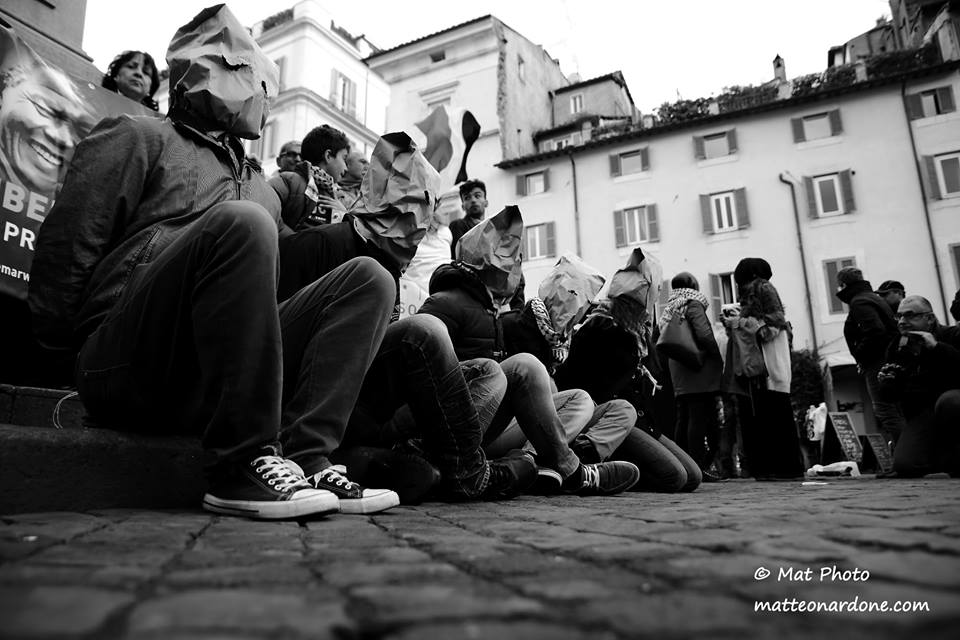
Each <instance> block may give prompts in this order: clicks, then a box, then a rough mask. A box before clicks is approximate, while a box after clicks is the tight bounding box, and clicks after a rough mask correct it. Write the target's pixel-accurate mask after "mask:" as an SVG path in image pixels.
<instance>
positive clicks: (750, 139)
mask: <svg viewBox="0 0 960 640" xmlns="http://www.w3.org/2000/svg"><path fill="white" fill-rule="evenodd" d="M933 84H936V83H933ZM941 84H942V82H941ZM835 108H839V109H840V112H841V119H842V124H843V133H842V134H841V135H839V136H835V137H831V138H826V139H821V140H814V141H808V142H801V143H795V142H794V141H793V135H792V130H791V124H790V119H791V118H793V117H798V116H803V115H808V114H814V113H821V112H824V111H829V110H831V109H835ZM951 123H952V124H951ZM731 127H735V128H736V132H737V139H738V140H737V141H738V148H739V151H738V152H737V153H736V154H734V155H731V156H726V157H721V158H717V159H712V160H700V161H698V160H696V159H695V157H694V145H693V136H695V135H705V134H710V133H714V132H719V131H723V130H725V129H729V128H731ZM907 127H908V125H907V121H906V118H905V116H904V111H903V106H902V101H901V99H900V91H899V86H898V85H892V86H890V87H886V88H880V89H874V90H871V91H865V92H858V93H853V94H849V95H848V96H844V97H842V98H837V99H834V100H830V101H824V102H816V103H811V104H807V105H804V106H799V107H794V108H789V109H778V110H776V111H771V112H768V113H760V114H752V115H747V116H744V117H742V118H737V119H730V120H723V121H717V122H714V123H711V124H706V125H704V126H701V127H693V128H686V129H682V130H679V131H673V132H665V133H662V134H659V135H658V134H656V133H651V135H650V136H648V137H645V138H642V139H636V140H633V141H629V142H622V143H620V144H617V145H614V146H608V147H600V148H596V149H593V150H590V151H581V152H579V153H577V154H576V155H575V156H574V158H575V161H576V165H577V187H578V191H579V201H580V202H579V204H580V233H581V241H582V248H581V255H582V257H583V258H584V260H586V262H588V263H589V264H592V265H593V266H594V267H596V268H598V269H600V270H601V271H602V272H603V273H605V274H607V275H608V276H609V275H612V273H613V272H614V271H615V270H616V269H618V268H620V267H622V266H623V264H624V263H625V262H626V260H627V256H628V255H629V253H630V251H631V250H632V249H633V247H623V248H619V249H618V248H617V247H616V242H615V232H614V218H613V211H614V210H617V209H623V208H626V207H631V206H638V205H645V204H656V205H657V209H658V218H659V226H660V240H659V241H658V242H649V243H643V244H640V245H639V246H641V247H642V248H643V249H644V251H645V252H649V253H651V254H653V255H654V256H656V257H657V258H658V259H659V260H660V262H661V263H662V264H663V268H664V277H665V278H666V279H669V278H670V277H672V276H673V275H674V274H676V273H677V272H679V271H690V272H692V273H693V274H694V275H695V276H696V277H697V278H698V280H699V281H700V283H701V289H702V290H704V291H705V292H706V293H708V295H709V293H710V289H709V280H708V274H710V273H722V272H729V271H733V269H734V267H735V266H736V264H737V262H738V261H739V260H740V259H741V258H743V257H748V256H751V257H763V258H766V259H767V260H768V261H769V262H770V264H771V267H772V269H773V273H774V276H773V283H774V284H775V285H776V286H777V289H778V290H779V292H780V295H781V297H782V299H783V302H784V305H785V307H786V310H787V315H788V318H789V319H790V321H791V322H792V323H793V326H794V330H795V338H794V339H795V346H796V347H797V348H804V347H811V346H813V341H812V332H811V325H810V322H809V320H808V313H807V311H806V309H807V306H806V305H807V303H806V295H805V290H804V281H803V276H802V271H801V259H800V253H799V249H798V241H797V232H796V224H795V222H794V214H793V208H792V205H791V201H790V189H789V188H788V186H787V185H786V184H784V183H782V182H781V181H780V179H779V177H780V174H781V173H785V174H788V175H790V176H793V177H794V178H796V179H797V180H798V181H799V184H798V186H797V189H796V194H797V206H798V209H799V215H800V228H801V232H802V234H803V242H804V245H805V249H806V257H807V273H808V275H809V279H810V296H811V303H812V309H813V321H814V325H815V327H816V333H817V341H818V344H819V347H820V350H821V353H822V354H823V355H827V354H830V353H840V354H845V353H846V344H845V342H844V340H843V337H842V331H843V321H844V319H845V317H846V314H845V312H840V313H834V314H831V313H830V311H829V307H828V302H829V298H828V296H830V295H832V293H833V292H828V291H827V285H826V281H825V272H824V268H823V261H824V260H830V259H836V258H842V257H848V256H852V257H855V258H856V263H857V266H859V267H860V268H861V269H863V271H864V274H865V276H866V277H867V278H868V279H870V280H871V281H872V282H873V284H874V285H878V284H879V283H880V282H881V281H883V280H886V279H897V280H900V281H902V282H904V284H905V285H906V287H907V289H908V291H909V292H911V293H913V292H915V293H920V294H922V295H926V296H927V297H929V298H931V300H932V301H934V304H935V305H936V304H937V303H936V300H937V299H938V297H939V294H938V291H937V284H936V278H935V274H934V267H933V259H932V255H931V251H930V244H929V239H928V235H927V231H926V227H925V223H924V219H923V207H922V199H921V193H920V185H919V181H918V179H917V173H916V169H915V164H914V159H913V154H912V151H911V142H910V137H909V131H908V128H907ZM945 128H949V129H950V130H951V133H949V134H947V135H943V134H942V133H937V132H936V131H935V130H934V129H938V130H939V129H945ZM921 138H922V140H921V143H922V144H924V145H927V146H928V147H929V148H930V149H931V150H933V149H936V150H938V151H937V152H940V151H949V150H955V149H958V148H960V127H956V126H955V122H954V121H953V120H950V121H949V122H947V121H945V122H942V123H940V126H937V127H933V128H931V130H930V132H929V134H927V133H926V132H925V133H924V134H923V136H922V137H921ZM927 138H929V139H927ZM642 146H648V147H649V154H650V156H649V157H650V169H649V171H646V172H642V173H640V174H634V175H630V176H621V177H611V175H610V161H609V155H610V154H612V153H621V152H625V151H629V150H632V149H636V148H640V147H642ZM546 167H549V169H550V190H549V191H548V192H547V193H544V194H538V195H535V196H527V197H519V198H516V204H517V205H518V206H519V207H520V209H521V211H522V212H523V215H524V219H525V221H526V223H527V224H528V225H532V224H536V223H539V222H547V221H554V222H556V225H557V226H556V239H557V256H559V255H561V254H562V253H564V252H566V251H575V250H576V246H575V237H576V234H575V230H574V226H573V220H574V209H573V191H572V184H571V169H570V161H569V158H568V157H566V156H563V157H560V158H554V159H551V160H549V161H544V162H541V163H540V164H537V163H531V164H529V165H522V166H518V167H514V168H512V169H510V170H508V171H504V172H503V178H502V180H501V181H499V182H501V183H502V184H504V186H505V187H506V186H508V185H509V188H510V189H514V186H513V185H515V181H516V176H517V175H518V174H526V173H531V172H533V171H537V170H540V169H542V168H546ZM848 169H849V170H851V171H853V172H854V174H853V176H852V187H853V193H854V197H855V202H856V211H855V212H854V213H851V214H848V215H843V216H838V217H834V218H822V219H817V220H812V219H810V217H809V216H808V209H807V199H806V193H805V190H804V188H803V184H802V177H803V176H814V175H819V174H824V173H833V172H839V171H842V170H848ZM736 188H745V189H746V199H747V204H748V210H749V215H750V226H749V228H746V229H741V230H737V231H733V232H729V233H723V234H715V235H706V234H704V232H703V229H702V221H701V212H700V202H699V195H700V194H709V193H714V192H718V191H725V190H732V189H736ZM958 204H960V202H958V199H957V198H952V199H950V200H944V201H940V202H938V203H933V204H932V205H931V209H932V217H933V219H934V224H935V229H936V230H937V231H936V233H937V236H938V238H942V239H938V243H939V244H938V250H940V251H942V252H943V255H944V257H943V258H942V262H945V263H946V264H947V265H949V259H948V256H947V252H948V248H947V247H948V244H949V243H951V242H960V216H958V215H956V213H957V205H958ZM554 262H555V259H541V260H534V261H529V262H528V263H527V264H526V265H525V267H524V272H525V275H526V279H527V292H526V293H527V296H528V297H529V296H532V295H536V291H537V287H538V285H539V282H540V280H541V279H542V278H543V276H544V275H545V274H546V273H547V272H548V271H549V270H550V268H551V267H552V266H553V263H554ZM948 268H949V266H948ZM941 315H942V314H941Z"/></svg>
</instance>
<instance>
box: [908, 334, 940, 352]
mask: <svg viewBox="0 0 960 640" xmlns="http://www.w3.org/2000/svg"><path fill="white" fill-rule="evenodd" d="M910 333H912V334H913V335H915V336H920V337H921V338H923V348H924V349H932V348H934V347H935V346H937V339H936V338H934V337H933V334H932V333H930V332H929V331H911V332H910Z"/></svg>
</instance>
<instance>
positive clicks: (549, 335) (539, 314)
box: [528, 298, 570, 366]
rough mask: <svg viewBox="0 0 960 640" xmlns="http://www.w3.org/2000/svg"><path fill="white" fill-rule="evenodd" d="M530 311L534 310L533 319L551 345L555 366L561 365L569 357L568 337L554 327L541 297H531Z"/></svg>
mask: <svg viewBox="0 0 960 640" xmlns="http://www.w3.org/2000/svg"><path fill="white" fill-rule="evenodd" d="M528 304H529V305H530V311H531V312H533V319H534V320H536V321H537V328H538V329H539V330H540V334H541V335H542V336H543V337H544V339H545V340H546V341H547V344H549V345H550V353H551V355H552V356H553V364H554V366H557V365H559V364H560V363H561V362H563V361H564V360H566V359H567V353H568V352H569V350H570V343H569V341H568V340H567V339H566V337H565V336H564V335H563V334H562V333H560V332H559V331H557V330H556V329H554V328H553V324H552V323H551V322H550V314H549V313H548V312H547V307H546V305H544V304H543V300H541V299H540V298H530V302H529V303H528Z"/></svg>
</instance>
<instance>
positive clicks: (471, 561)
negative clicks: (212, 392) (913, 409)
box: [0, 478, 960, 640]
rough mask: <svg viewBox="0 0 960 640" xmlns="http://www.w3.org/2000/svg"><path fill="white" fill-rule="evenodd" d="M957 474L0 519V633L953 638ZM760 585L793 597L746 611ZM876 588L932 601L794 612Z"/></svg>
mask: <svg viewBox="0 0 960 640" xmlns="http://www.w3.org/2000/svg"><path fill="white" fill-rule="evenodd" d="M958 490H960V481H958V480H948V479H928V480H917V481H907V480H873V479H865V478H862V479H859V480H836V481H832V482H830V483H829V484H824V485H809V486H802V485H801V484H800V483H799V482H789V483H756V482H752V481H733V482H725V483H719V484H712V485H705V486H703V487H701V489H700V490H699V491H697V492H696V493H694V494H691V495H682V496H678V495H658V494H628V495H623V496H617V497H614V498H575V497H556V498H534V497H523V498H519V499H517V500H513V501H510V502H501V503H472V504H454V505H450V504H440V503H431V504H425V505H422V506H419V507H401V508H397V509H394V510H392V511H389V512H387V513H384V514H380V515H375V516H345V515H338V516H332V517H328V518H325V519H317V520H313V521H309V522H304V523H295V522H282V523H262V522H250V521H245V520H239V519H234V518H227V517H216V516H211V515H207V514H205V513H203V512H201V511H199V510H198V511H196V512H192V513H191V512H163V511H142V510H115V511H103V512H91V513H44V514H29V515H14V516H6V517H2V518H0V559H2V564H0V636H2V637H4V638H7V637H9V638H60V637H80V638H101V637H102V638H138V639H140V638H143V639H147V638H201V637H203V638H208V637H209V638H363V639H371V638H390V639H398V640H399V639H405V640H406V639H410V640H413V639H418V640H419V639H423V638H428V639H429V638H490V639H497V640H502V639H510V638H524V639H534V640H536V639H541V638H542V639H547V638H549V639H551V640H568V639H569V640H573V639H587V638H590V639H594V638H611V639H619V638H642V637H651V638H674V637H676V638H682V637H696V638H777V639H778V640H780V639H789V638H800V637H804V638H812V637H817V638H822V637H830V638H864V639H866V638H898V637H900V638H905V637H911V636H915V637H920V636H918V634H923V636H922V637H923V638H924V640H929V639H933V638H951V639H952V638H956V637H957V629H958V628H960V627H958V625H960V597H958V595H960V499H958V493H960V491H958ZM761 568H763V570H761ZM807 569H810V571H809V572H808V571H807ZM854 570H858V571H856V572H855V571H854ZM764 571H769V572H770V575H769V576H768V577H767V578H766V579H757V575H758V574H759V576H761V577H762V575H763V574H764ZM844 571H847V572H848V573H844ZM867 572H869V573H867ZM756 600H761V601H765V602H769V603H770V606H773V607H779V608H781V609H782V608H784V607H786V608H787V609H791V608H792V609H794V611H793V612H789V611H787V612H783V611H771V612H765V613H764V612H755V610H754V609H755V604H754V603H755V601H756ZM883 601H888V606H890V607H892V606H894V604H895V603H896V602H897V601H910V602H919V603H921V604H922V605H925V606H927V607H928V609H929V610H928V611H926V612H920V613H903V612H899V613H893V612H888V613H881V612H877V611H873V612H869V611H868V612H859V611H856V610H855V611H853V612H851V611H844V612H834V613H829V612H823V611H821V612H814V613H810V612H799V611H797V609H799V608H801V607H805V606H811V605H810V604H809V603H811V602H813V603H814V604H813V605H812V606H817V604H816V603H823V604H822V605H820V606H828V607H829V606H833V607H834V608H836V607H839V606H841V604H842V603H846V604H845V605H843V606H846V607H847V608H849V607H850V606H851V605H853V606H854V608H855V609H856V608H858V607H864V606H866V607H869V606H870V603H872V602H877V603H881V602H883ZM775 603H779V604H775Z"/></svg>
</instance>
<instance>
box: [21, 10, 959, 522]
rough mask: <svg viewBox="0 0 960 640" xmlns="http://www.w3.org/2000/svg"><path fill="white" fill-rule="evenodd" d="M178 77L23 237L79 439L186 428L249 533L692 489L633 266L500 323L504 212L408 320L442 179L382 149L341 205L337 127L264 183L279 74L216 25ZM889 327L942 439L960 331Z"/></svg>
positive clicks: (907, 378)
mask: <svg viewBox="0 0 960 640" xmlns="http://www.w3.org/2000/svg"><path fill="white" fill-rule="evenodd" d="M215 34H218V35H216V37H213V36H214V35H215ZM234 59H243V60H245V61H246V64H245V65H243V66H242V68H237V67H235V66H232V65H230V64H228V63H226V62H225V61H226V60H234ZM167 60H168V64H169V68H170V110H169V113H168V116H167V118H166V119H163V120H160V119H156V118H144V117H130V116H121V117H117V118H107V119H105V120H104V121H102V122H101V123H100V124H99V125H98V126H97V127H96V128H95V129H94V131H93V132H92V133H91V134H90V135H89V136H88V137H87V138H85V139H84V140H83V141H82V143H81V144H80V145H79V147H78V148H77V152H76V156H75V159H74V161H73V163H72V165H71V168H70V170H69V171H68V173H67V176H66V179H65V181H64V184H63V188H62V190H61V192H60V194H59V197H58V198H57V201H56V204H55V206H54V208H53V209H52V210H51V212H50V214H49V216H48V217H47V219H46V221H45V224H44V225H43V227H42V228H41V232H40V235H39V238H38V242H37V247H36V254H35V260H34V266H33V271H32V273H31V281H30V290H29V299H28V301H29V305H30V309H31V314H32V318H33V325H34V330H35V332H36V334H37V335H38V337H39V338H40V339H41V340H42V341H43V343H44V344H45V345H46V346H47V347H49V348H51V349H59V350H63V351H65V352H72V353H76V354H77V356H76V357H77V360H76V362H77V366H76V372H77V380H76V382H77V389H78V392H79V395H80V398H81V400H82V401H83V403H84V406H85V408H86V410H87V412H88V414H89V416H90V418H91V419H92V420H93V421H95V422H97V423H100V424H103V425H105V426H111V427H116V428H121V427H122V428H126V429H136V430H141V431H144V432H155V433H188V432H189V433H199V434H200V437H201V443H202V446H203V449H204V454H205V459H204V470H205V475H206V477H207V488H206V492H205V494H204V496H203V502H202V504H203V507H204V508H205V509H208V510H210V511H213V512H217V513H224V514H230V515H238V516H246V517H252V518H261V519H278V518H293V517H301V516H306V515H313V514H324V513H332V512H337V511H340V512H344V513H373V512H379V511H382V510H385V509H389V508H391V507H393V506H395V505H397V504H399V503H400V502H406V503H415V502H417V501H419V500H422V499H424V497H425V496H427V495H430V496H432V497H436V498H440V499H447V500H498V499H509V498H512V497H514V496H517V495H519V494H521V493H524V492H532V493H537V494H544V495H549V494H559V493H565V494H573V495H613V494H617V493H620V492H623V491H626V490H629V489H635V490H636V489H645V490H655V491H692V490H694V489H695V488H696V487H697V485H698V484H699V483H700V481H701V476H700V469H699V468H698V465H697V463H696V462H694V461H693V460H692V459H691V458H690V456H689V455H687V453H685V452H684V451H683V450H682V449H681V448H680V447H677V446H676V444H675V443H673V442H672V441H671V440H670V439H669V438H666V437H664V436H662V435H659V434H651V433H649V432H647V431H645V430H643V429H641V428H639V427H638V426H637V424H638V420H637V417H638V413H637V403H636V402H629V401H627V400H626V399H624V398H625V397H627V396H628V395H629V393H628V391H629V387H631V385H633V384H634V383H635V382H636V380H637V376H638V375H640V373H638V372H642V371H643V367H642V360H643V359H644V358H645V357H646V356H647V355H648V354H647V351H648V348H647V344H648V341H649V335H648V334H649V322H648V320H649V318H648V316H647V309H649V306H650V298H651V294H650V291H651V285H652V284H653V282H652V281H651V278H650V277H649V273H647V272H645V271H644V256H643V253H642V252H641V251H639V250H636V251H634V253H633V254H632V255H631V257H630V260H629V262H628V263H627V265H626V266H625V267H624V268H623V269H621V270H619V271H617V273H615V274H614V275H613V277H612V278H611V282H610V286H609V289H608V293H607V297H606V299H604V300H603V301H601V302H600V303H599V304H595V303H593V300H594V299H595V298H596V296H597V294H598V292H599V291H600V288H601V287H602V286H603V284H604V278H603V276H602V275H600V274H599V273H597V272H596V270H594V269H592V268H591V267H589V266H588V265H586V264H584V263H583V262H582V261H581V260H579V259H578V258H576V257H574V256H567V257H564V258H563V259H561V260H560V262H559V263H558V264H557V265H556V267H555V268H554V270H553V271H552V272H551V274H550V275H549V276H548V277H547V278H546V279H545V280H544V281H543V283H542V284H541V285H540V288H539V292H538V293H539V296H538V297H536V298H533V299H531V300H529V301H527V303H526V304H525V305H524V307H523V309H522V311H520V312H516V313H513V314H508V318H507V319H503V318H501V315H500V313H499V309H500V308H501V307H502V306H504V305H505V303H507V302H508V301H509V300H510V299H511V298H512V297H513V296H514V295H515V294H516V292H517V289H518V285H519V283H520V278H521V251H520V249H521V247H520V242H521V238H522V230H523V220H522V216H521V213H520V211H519V209H517V208H516V207H514V206H507V207H505V208H504V209H503V210H502V211H501V212H500V213H499V214H497V215H496V216H493V217H491V218H489V219H485V220H478V221H477V222H476V224H474V225H473V226H472V227H471V228H470V229H468V230H466V231H465V232H464V233H463V235H462V237H461V238H460V239H459V241H458V243H457V245H456V247H455V260H454V261H453V262H451V263H450V264H448V265H444V266H442V267H440V268H438V269H437V270H436V272H435V273H434V275H433V277H432V279H431V283H430V293H431V296H430V297H429V299H428V300H427V301H426V302H425V303H424V304H423V306H422V307H421V309H420V311H419V312H418V313H417V314H415V315H413V316H408V317H404V318H400V317H399V315H400V314H399V312H398V309H399V307H398V303H399V278H400V275H401V273H402V272H403V270H404V269H405V267H406V266H407V265H408V264H409V263H410V261H411V260H412V258H413V257H414V255H415V254H416V251H417V246H418V244H419V242H420V241H421V239H422V238H423V237H424V234H425V232H426V229H427V228H428V226H429V224H430V219H431V216H432V215H433V212H434V210H435V208H436V205H437V199H438V190H439V180H440V179H439V175H438V174H437V172H436V170H435V169H434V168H433V167H432V166H431V165H430V164H429V163H428V162H427V160H426V159H425V157H424V156H423V154H422V153H421V152H420V150H419V149H418V148H417V146H416V144H415V143H414V142H413V141H412V140H411V139H410V138H409V137H408V136H407V135H406V134H404V133H390V134H386V135H384V136H382V137H381V138H380V140H379V141H378V142H377V144H376V147H375V148H374V150H373V153H372V157H371V159H370V162H369V167H368V168H367V169H366V171H365V173H363V178H362V181H361V182H360V183H359V187H358V190H357V195H356V197H355V199H352V202H350V204H349V205H345V204H344V202H343V200H342V199H341V198H340V197H338V195H337V193H336V189H333V188H331V185H332V183H333V182H334V181H336V180H338V179H340V177H341V176H342V175H343V173H344V171H345V165H346V163H347V159H348V157H349V152H350V150H349V145H348V144H345V142H346V140H345V138H341V136H342V134H340V136H338V135H337V133H338V132H336V130H333V129H331V128H329V127H318V128H317V129H315V130H313V131H311V132H310V134H308V136H307V137H306V138H305V139H304V141H303V143H302V145H301V149H300V151H299V153H298V155H299V156H301V157H302V161H301V162H299V163H294V164H293V167H292V168H293V170H292V171H284V172H281V173H280V174H279V175H278V176H276V177H274V178H273V179H272V180H271V181H270V182H269V183H268V182H267V181H266V180H265V179H264V177H263V175H262V170H261V169H260V167H259V166H258V165H255V164H253V163H251V162H250V161H249V159H248V158H247V157H246V156H245V154H244V150H243V145H242V143H241V139H245V138H246V139H253V138H256V137H258V136H259V134H260V131H261V129H262V126H263V123H264V122H265V119H266V116H267V110H268V104H269V100H270V99H271V98H272V97H273V96H275V95H276V92H277V86H278V83H277V71H276V67H275V65H274V64H273V63H272V62H271V61H270V60H269V58H268V57H266V56H265V55H264V54H263V52H262V51H261V50H260V48H259V47H258V45H257V44H256V42H255V41H254V40H253V38H252V37H251V36H250V34H249V33H248V32H247V31H246V29H244V28H243V27H242V25H240V24H239V22H238V21H237V20H236V18H235V17H234V16H233V15H232V14H231V13H230V11H229V9H228V8H227V7H226V6H224V5H219V6H216V7H211V8H208V9H205V10H203V11H201V12H200V13H199V14H197V16H196V17H194V18H193V19H192V20H191V21H190V22H189V23H187V24H186V25H184V26H183V27H181V28H180V29H179V30H178V32H177V34H176V35H175V36H174V39H173V40H172V42H171V45H170V48H169V50H168V52H167ZM899 313H900V316H899V317H900V318H901V324H905V323H916V326H914V324H910V326H912V327H914V329H915V330H916V331H917V334H916V335H920V336H921V338H922V339H921V340H920V341H919V342H918V341H917V340H915V339H913V338H912V337H910V336H913V335H915V334H913V333H910V334H909V335H908V336H907V338H906V339H905V341H901V342H899V343H897V344H895V345H892V346H891V359H892V364H891V365H890V367H889V368H888V369H885V371H886V372H887V373H888V374H889V378H890V385H891V388H892V387H896V388H897V389H898V390H899V391H898V392H899V393H901V394H902V396H903V398H904V403H905V407H906V406H909V407H910V411H911V415H914V414H913V413H912V412H915V413H916V415H917V416H921V415H922V416H924V417H925V419H929V420H928V421H929V424H930V425H932V426H930V427H929V428H930V429H933V430H934V431H936V432H937V433H938V434H940V433H941V432H943V431H944V430H943V429H942V428H941V427H942V425H944V424H947V423H949V422H950V421H952V422H953V423H955V422H956V416H957V406H958V404H960V400H958V396H960V391H957V389H958V388H960V384H958V383H957V381H956V377H957V376H958V375H960V367H958V366H957V362H958V360H960V355H958V352H957V350H956V347H955V346H950V345H951V344H954V345H955V344H956V343H955V342H951V340H953V338H952V337H950V336H952V335H953V334H952V333H951V334H949V335H948V333H947V332H946V330H942V328H938V327H937V326H936V323H935V319H932V312H931V311H930V309H929V305H927V306H926V307H924V306H923V304H922V302H921V301H911V300H910V299H907V300H905V301H904V302H903V303H901V310H900V312H899ZM575 326H579V327H580V328H579V330H578V331H577V332H576V334H575V335H574V334H573V331H574V327H575ZM951 385H952V386H951ZM934 396H935V398H934ZM931 398H933V400H932V401H931ZM928 405H929V406H928ZM938 429H939V431H938ZM954 431H956V430H954ZM938 437H940V436H939V435H938ZM951 437H954V436H953V434H952V432H951ZM951 442H954V444H955V441H951ZM952 451H953V450H951V449H949V448H948V447H944V448H943V449H938V450H937V453H938V454H939V453H945V454H950V453H951V452H952ZM951 455H952V454H951ZM947 458H949V455H947ZM950 460H952V461H955V460H956V458H955V457H954V458H951V459H950ZM951 463H952V462H951ZM938 464H939V463H938ZM372 487H376V488H372Z"/></svg>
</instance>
